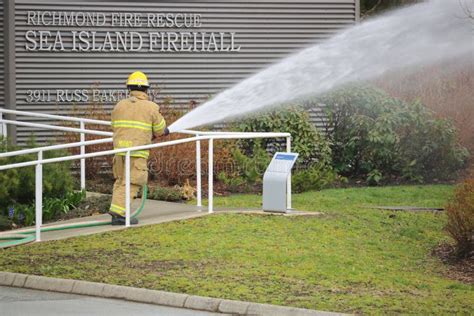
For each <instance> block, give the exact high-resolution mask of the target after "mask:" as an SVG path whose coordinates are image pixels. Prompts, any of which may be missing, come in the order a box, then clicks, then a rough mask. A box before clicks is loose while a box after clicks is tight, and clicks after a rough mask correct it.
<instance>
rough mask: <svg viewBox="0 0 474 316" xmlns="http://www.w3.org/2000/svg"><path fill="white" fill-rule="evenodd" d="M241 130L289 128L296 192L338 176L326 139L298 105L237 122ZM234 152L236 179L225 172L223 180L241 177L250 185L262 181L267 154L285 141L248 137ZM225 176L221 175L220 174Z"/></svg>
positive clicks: (326, 183) (282, 146) (283, 148)
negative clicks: (293, 156) (295, 161)
mask: <svg viewBox="0 0 474 316" xmlns="http://www.w3.org/2000/svg"><path fill="white" fill-rule="evenodd" d="M234 129H235V130H237V131H243V132H255V131H258V132H288V133H290V134H291V136H292V144H291V145H292V151H294V152H297V153H298V154H299V157H298V160H297V163H296V165H295V169H296V171H295V173H294V175H293V181H294V182H293V188H294V190H295V191H296V192H303V191H307V190H319V189H322V188H324V187H327V186H329V185H330V184H331V183H333V181H334V180H335V179H336V178H337V177H336V174H335V173H334V172H333V169H332V167H331V149H330V144H329V142H328V141H327V139H326V138H325V137H324V136H323V135H321V133H320V132H319V131H318V130H317V129H316V128H315V126H314V125H313V124H312V123H311V121H310V119H309V116H308V113H307V112H306V111H305V110H304V108H303V107H301V106H293V107H291V108H289V109H281V110H277V111H274V112H271V113H267V114H264V115H260V116H258V117H254V118H248V119H246V120H243V121H241V122H240V123H238V124H236V125H235V127H234ZM238 145H239V148H238V149H237V150H235V151H234V152H233V158H234V160H235V161H236V163H237V169H238V170H239V172H238V173H237V175H236V177H237V179H236V180H235V181H234V180H231V179H229V176H228V175H227V179H225V181H224V183H226V182H227V183H230V182H232V184H237V183H239V182H240V181H241V180H243V181H245V182H246V183H247V186H249V185H255V184H258V185H260V184H261V180H262V175H263V173H264V171H265V169H266V167H267V166H268V164H269V162H270V160H271V157H270V154H272V153H274V152H277V151H286V142H284V141H280V142H276V141H275V140H274V139H250V140H243V141H240V142H239V144H238ZM221 178H222V179H224V177H223V176H221Z"/></svg>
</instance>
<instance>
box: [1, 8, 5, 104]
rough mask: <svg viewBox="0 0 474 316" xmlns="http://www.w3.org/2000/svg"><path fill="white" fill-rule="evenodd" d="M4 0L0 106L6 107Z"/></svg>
mask: <svg viewBox="0 0 474 316" xmlns="http://www.w3.org/2000/svg"><path fill="white" fill-rule="evenodd" d="M3 17H4V13H3V1H2V0H0V30H1V32H0V107H5V34H4V31H3V27H4V24H3V21H4V18H3Z"/></svg>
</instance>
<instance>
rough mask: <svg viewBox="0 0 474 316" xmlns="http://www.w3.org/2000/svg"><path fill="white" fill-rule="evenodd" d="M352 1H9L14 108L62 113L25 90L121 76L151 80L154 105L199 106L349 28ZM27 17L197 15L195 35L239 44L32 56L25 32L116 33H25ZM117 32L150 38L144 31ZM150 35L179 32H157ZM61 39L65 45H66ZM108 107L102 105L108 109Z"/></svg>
mask: <svg viewBox="0 0 474 316" xmlns="http://www.w3.org/2000/svg"><path fill="white" fill-rule="evenodd" d="M357 1H358V0H325V1H322V0H297V1H291V0H273V1H269V0H256V1H244V0H208V1H192V0H188V1H171V0H168V1H154V2H148V3H144V2H134V3H130V2H108V1H101V2H85V1H84V2H80V1H61V2H53V1H39V0H36V1H35V0H16V7H15V10H16V14H15V26H16V29H15V32H16V34H15V36H16V72H17V80H16V88H17V97H16V98H17V109H18V110H27V111H39V112H45V113H52V114H67V113H70V111H71V109H72V107H73V104H56V103H55V102H50V103H41V104H38V103H27V102H26V101H25V100H26V93H27V90H32V89H34V90H37V89H72V90H74V89H90V88H91V87H92V86H93V85H94V84H96V83H98V84H99V87H100V89H122V88H123V86H124V81H125V79H126V77H127V75H128V74H129V73H130V72H131V71H134V70H143V71H145V72H146V73H147V75H148V76H149V78H150V81H151V82H154V83H156V84H157V85H158V88H159V90H160V98H164V97H171V98H172V100H173V102H174V103H173V104H174V105H175V106H177V107H179V106H183V105H186V104H188V103H189V102H190V101H191V100H195V101H197V102H202V101H203V100H205V99H206V98H208V97H209V96H210V95H213V94H216V93H218V92H219V91H222V90H224V89H226V88H228V87H230V86H232V85H234V84H235V83H237V82H238V81H240V80H241V79H243V78H245V77H248V76H249V75H251V74H252V73H254V72H256V71H258V70H260V69H262V68H264V67H265V66H266V65H268V64H270V63H273V62H275V61H277V60H279V59H281V58H282V57H284V56H287V55H288V54H290V53H291V52H294V51H296V50H298V49H301V48H304V47H306V46H308V45H310V44H314V43H318V42H320V41H322V40H324V39H326V38H328V37H330V36H331V35H332V34H334V33H335V32H338V31H339V30H341V29H342V28H345V27H348V26H350V25H352V24H354V23H355V21H356V20H357V11H358V4H357ZM28 10H41V11H66V12H70V11H82V12H140V13H143V14H146V13H149V12H153V13H194V14H201V15H202V27H200V28H199V29H197V31H206V32H236V33H237V35H236V41H237V44H238V45H241V50H240V52H225V53H194V52H192V53H191V52H179V53H177V52H163V53H162V52H138V53H136V52H135V53H92V52H83V53H77V52H38V51H35V52H31V51H26V49H25V44H26V40H25V32H26V31H27V30H37V31H38V30H55V29H60V30H65V31H72V30H76V31H77V30H93V31H97V32H98V36H104V32H105V31H115V30H117V29H114V30H112V29H111V27H110V26H109V27H92V28H91V27H84V28H77V27H65V26H54V27H48V26H46V27H45V26H31V25H27V24H26V22H27V11H28ZM119 30H120V31H127V30H128V31H138V32H149V31H150V29H146V28H129V29H126V28H119ZM194 30H196V29H194ZM156 31H158V32H160V31H164V32H172V31H176V32H179V31H184V30H183V29H169V28H166V29H163V28H161V29H158V30H156ZM191 31H192V30H191ZM63 39H64V41H65V42H67V41H70V40H68V39H65V38H63ZM145 42H146V40H145ZM77 106H79V107H80V106H83V104H77ZM84 106H85V105H84ZM112 106H113V104H105V107H106V109H107V110H110V109H111V107H112ZM313 117H315V116H314V115H313ZM315 120H316V121H317V119H315ZM32 131H35V130H34V129H30V128H19V131H18V140H19V142H22V141H23V140H24V139H25V138H26V137H28V135H29V134H30V133H31V132H32ZM47 135H49V134H48V133H47V132H44V131H41V132H40V131H38V133H37V135H36V136H37V138H38V139H43V137H45V136H47Z"/></svg>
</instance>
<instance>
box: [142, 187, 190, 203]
mask: <svg viewBox="0 0 474 316" xmlns="http://www.w3.org/2000/svg"><path fill="white" fill-rule="evenodd" d="M148 197H149V198H150V199H152V200H160V201H169V202H180V201H183V200H185V197H184V196H183V192H182V190H180V189H179V188H167V187H159V186H156V187H153V188H151V189H150V194H149V195H148Z"/></svg>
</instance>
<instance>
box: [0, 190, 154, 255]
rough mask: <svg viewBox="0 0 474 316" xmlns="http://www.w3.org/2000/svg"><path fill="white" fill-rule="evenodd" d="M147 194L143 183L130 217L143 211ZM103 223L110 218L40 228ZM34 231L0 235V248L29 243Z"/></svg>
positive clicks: (91, 225) (61, 228)
mask: <svg viewBox="0 0 474 316" xmlns="http://www.w3.org/2000/svg"><path fill="white" fill-rule="evenodd" d="M147 196H148V187H147V186H146V185H145V186H143V194H142V201H141V203H140V206H139V207H138V208H137V209H136V210H135V211H134V212H133V213H132V214H131V215H130V217H131V218H135V217H137V216H138V215H140V213H141V212H142V211H143V208H144V206H145V201H146V199H147ZM105 225H111V221H110V220H102V221H89V222H79V223H72V224H64V225H55V226H48V227H43V228H41V232H50V231H57V230H66V229H77V228H85V227H95V226H105ZM35 232H36V230H35V229H34V228H32V229H28V230H23V231H21V232H18V233H12V234H8V235H4V236H1V235H0V240H6V241H5V242H0V249H1V248H7V247H13V246H18V245H23V244H27V243H30V242H32V241H34V240H35Z"/></svg>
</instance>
